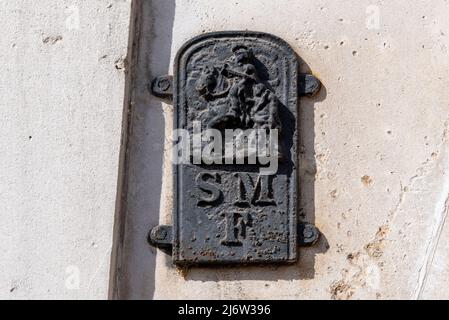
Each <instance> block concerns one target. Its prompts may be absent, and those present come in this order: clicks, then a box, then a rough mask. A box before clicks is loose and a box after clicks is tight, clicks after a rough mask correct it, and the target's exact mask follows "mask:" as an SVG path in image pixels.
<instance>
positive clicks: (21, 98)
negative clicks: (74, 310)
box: [0, 0, 131, 299]
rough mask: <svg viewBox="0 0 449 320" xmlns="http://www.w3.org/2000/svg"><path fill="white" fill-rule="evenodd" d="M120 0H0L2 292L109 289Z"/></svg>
mask: <svg viewBox="0 0 449 320" xmlns="http://www.w3.org/2000/svg"><path fill="white" fill-rule="evenodd" d="M130 3H131V1H129V0H110V1H103V0H101V1H100V0H96V1H86V0H84V1H82V0H60V1H51V0H45V1H32V0H28V1H26V0H21V1H1V3H0V29H1V30H2V34H1V37H0V48H1V50H0V65H1V66H2V76H1V78H0V97H1V98H0V113H1V116H0V132H1V138H0V149H1V150H2V154H1V156H0V168H1V170H0V181H1V182H0V221H1V223H0V252H1V256H0V265H1V267H0V269H1V273H0V298H2V299H18V298H31V299H33V298H44V299H47V298H73V299H76V298H83V299H91V298H99V299H104V298H107V296H108V281H109V266H110V254H111V246H112V229H113V220H114V209H115V200H116V185H117V174H118V162H119V151H120V139H121V127H122V112H123V95H124V85H125V74H124V68H125V64H124V58H125V57H126V54H127V45H128V26H129V19H130V17H129V14H130Z"/></svg>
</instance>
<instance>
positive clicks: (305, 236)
mask: <svg viewBox="0 0 449 320" xmlns="http://www.w3.org/2000/svg"><path fill="white" fill-rule="evenodd" d="M319 238H320V231H319V230H318V228H317V227H315V226H314V225H313V224H310V223H300V224H299V225H298V245H299V246H300V247H310V246H313V245H314V244H315V243H316V242H317V241H318V239H319Z"/></svg>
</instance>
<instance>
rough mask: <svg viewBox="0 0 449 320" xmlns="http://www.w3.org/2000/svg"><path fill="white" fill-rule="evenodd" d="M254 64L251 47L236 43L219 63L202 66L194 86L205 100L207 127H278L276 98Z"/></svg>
mask: <svg viewBox="0 0 449 320" xmlns="http://www.w3.org/2000/svg"><path fill="white" fill-rule="evenodd" d="M256 65H257V64H256V58H255V56H254V54H253V52H252V50H251V49H249V48H247V47H246V46H243V45H236V46H235V47H233V48H232V55H231V57H230V58H229V59H227V60H226V61H225V62H224V63H223V64H222V65H221V66H217V65H214V66H204V67H203V68H202V71H201V75H200V77H199V78H198V80H197V81H196V84H195V89H196V90H197V92H198V95H199V96H200V97H201V98H202V99H204V100H205V101H206V103H207V110H206V114H205V117H206V118H205V124H206V126H207V127H208V128H213V129H218V130H220V131H223V130H224V129H237V128H239V129H265V130H269V129H277V130H279V131H280V129H281V122H280V118H279V100H278V99H277V97H276V96H275V94H274V92H273V91H272V90H270V88H269V87H268V85H267V84H266V82H264V81H263V80H262V79H261V77H260V74H259V72H258V70H257V67H256Z"/></svg>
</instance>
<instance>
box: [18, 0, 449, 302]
mask: <svg viewBox="0 0 449 320" xmlns="http://www.w3.org/2000/svg"><path fill="white" fill-rule="evenodd" d="M142 12H143V25H142V34H141V44H142V46H141V48H140V52H141V55H140V59H139V61H138V66H139V69H140V72H139V77H140V78H139V79H140V80H139V81H140V84H139V86H138V91H137V93H136V95H135V101H134V103H135V105H134V107H135V108H134V116H133V126H134V132H133V136H132V138H131V145H130V146H131V147H130V155H131V156H130V157H131V161H130V171H129V179H130V180H129V181H130V185H129V188H130V189H129V193H128V207H127V208H128V212H127V214H128V216H127V217H128V218H127V228H126V232H125V242H124V248H125V251H126V256H125V257H124V260H123V261H122V267H123V268H122V270H121V277H120V279H121V281H120V285H119V287H118V289H117V290H118V291H119V293H120V294H119V296H120V297H122V298H157V299H161V298H194V299H206V298H235V299H240V298H242V299H243V298H274V299H278V298H279V299H282V298H293V299H313V298H324V299H330V298H332V299H358V298H374V299H386V298H406V299H408V298H449V291H448V290H447V288H446V283H447V281H448V280H449V273H448V271H447V270H449V256H448V250H447V247H448V245H449V233H448V227H449V226H448V225H447V223H446V216H447V210H448V203H449V200H448V199H449V178H448V174H449V173H448V168H449V141H448V139H449V133H448V128H449V90H447V88H448V86H449V76H448V75H449V52H448V48H449V21H448V19H447V16H448V15H449V5H448V3H447V2H445V1H442V0H432V1H431V0H428V1H419V2H410V1H405V0H401V1H393V2H391V1H390V2H387V1H364V0H363V1H360V0H350V1H338V2H337V1H324V0H319V1H312V0H310V1H308V0H290V1H268V0H257V1H256V0H252V1H219V0H214V1H210V0H207V1H206V0H201V1H200V0H196V1H188V0H185V1H176V3H175V2H174V1H148V2H146V3H145V4H144V8H143V11H142ZM244 29H250V30H255V31H264V32H269V33H273V34H275V35H278V36H280V37H282V38H283V39H285V40H286V41H287V42H288V43H290V45H291V46H292V47H293V48H294V49H295V50H296V52H297V53H298V54H299V55H300V56H301V57H302V58H303V59H304V62H305V64H304V65H303V66H302V71H307V70H309V68H310V70H312V71H313V73H314V74H315V75H317V76H318V77H319V78H320V79H321V81H322V83H323V85H324V88H323V89H322V91H321V93H320V94H319V96H318V97H315V98H313V99H309V98H304V99H302V101H301V106H300V110H301V111H300V112H301V126H302V132H301V134H302V142H301V143H302V146H303V147H304V149H303V150H304V152H303V154H302V156H301V170H300V171H301V179H302V183H301V188H302V191H301V194H300V196H301V212H302V213H303V214H304V216H305V217H304V220H306V221H309V222H314V223H315V224H316V225H317V226H318V227H319V228H320V229H321V231H322V233H323V235H324V236H323V237H322V239H321V241H320V243H319V244H318V245H317V246H315V247H313V248H309V249H301V259H300V262H299V263H298V264H296V265H294V266H288V267H266V268H259V267H251V268H233V269H229V268H228V269H212V270H211V269H206V268H203V269H190V270H184V271H182V272H181V271H178V270H176V269H175V268H173V267H172V266H171V263H170V258H169V257H168V256H167V255H165V254H164V253H162V252H157V254H156V250H155V249H153V248H149V247H148V246H147V245H146V244H145V238H146V233H147V232H148V230H149V229H150V227H151V226H153V225H155V224H157V223H158V219H159V220H160V222H161V223H164V222H165V223H166V222H169V221H170V219H171V217H170V215H171V206H172V198H171V180H170V179H171V177H170V175H171V172H170V162H169V155H168V154H167V153H166V154H165V155H162V152H163V151H164V143H168V139H166V138H164V135H163V131H164V130H165V137H168V136H169V133H170V130H171V129H170V128H171V126H172V124H171V117H172V112H171V108H170V107H169V106H167V105H161V103H159V102H157V101H156V100H155V99H153V98H152V97H151V96H150V94H149V93H148V91H147V90H146V85H147V84H148V82H149V80H150V79H151V77H152V76H156V75H159V74H164V73H167V72H171V71H169V70H171V66H170V69H169V63H170V64H171V63H172V61H173V58H174V55H175V53H176V51H177V50H178V48H179V47H180V46H181V45H182V44H183V43H184V42H185V41H186V40H188V39H190V38H191V37H193V36H195V35H198V34H201V33H203V32H209V31H219V30H244ZM30 103H31V102H30ZM164 119H165V125H164ZM164 128H165V129H164ZM25 138H26V136H25ZM25 140H26V139H25ZM166 146H167V144H166ZM165 150H167V148H165ZM167 152H168V150H167ZM97 154H98V152H97ZM162 168H163V170H164V171H163V172H164V173H163V174H162V173H161V170H162ZM161 183H163V188H162V190H163V192H162V195H161V196H159V192H160V190H161V188H160V185H161ZM159 213H160V218H158V215H159Z"/></svg>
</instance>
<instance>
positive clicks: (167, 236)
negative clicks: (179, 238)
mask: <svg viewBox="0 0 449 320" xmlns="http://www.w3.org/2000/svg"><path fill="white" fill-rule="evenodd" d="M172 240H173V232H172V226H165V225H161V226H156V227H154V228H152V229H151V231H150V233H149V234H148V243H149V244H150V245H152V246H154V247H158V248H160V249H166V250H170V249H171V247H172Z"/></svg>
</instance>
